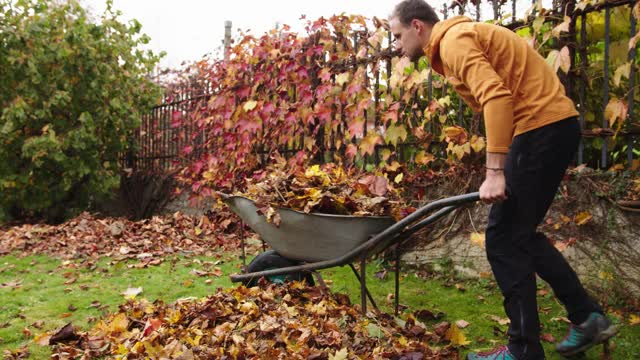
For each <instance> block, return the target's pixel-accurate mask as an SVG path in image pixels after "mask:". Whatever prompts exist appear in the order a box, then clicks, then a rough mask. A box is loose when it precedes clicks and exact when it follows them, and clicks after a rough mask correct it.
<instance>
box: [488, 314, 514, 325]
mask: <svg viewBox="0 0 640 360" xmlns="http://www.w3.org/2000/svg"><path fill="white" fill-rule="evenodd" d="M490 318H491V320H493V321H495V322H497V323H498V324H500V325H503V326H504V325H507V324H509V323H511V320H509V319H503V318H501V317H499V316H496V315H491V316H490Z"/></svg>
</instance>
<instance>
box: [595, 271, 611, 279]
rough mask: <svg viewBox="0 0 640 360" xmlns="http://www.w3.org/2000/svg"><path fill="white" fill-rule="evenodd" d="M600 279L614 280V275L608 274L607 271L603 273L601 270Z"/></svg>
mask: <svg viewBox="0 0 640 360" xmlns="http://www.w3.org/2000/svg"><path fill="white" fill-rule="evenodd" d="M598 277H599V278H600V279H602V280H613V275H611V274H610V273H608V272H606V271H602V270H600V272H598Z"/></svg>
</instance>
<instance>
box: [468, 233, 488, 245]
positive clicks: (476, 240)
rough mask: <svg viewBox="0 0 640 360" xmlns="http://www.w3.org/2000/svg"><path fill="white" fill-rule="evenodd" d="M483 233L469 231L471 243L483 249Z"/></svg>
mask: <svg viewBox="0 0 640 360" xmlns="http://www.w3.org/2000/svg"><path fill="white" fill-rule="evenodd" d="M484 241H485V234H484V233H479V232H473V233H471V243H472V244H473V245H477V246H480V247H481V248H483V249H484Z"/></svg>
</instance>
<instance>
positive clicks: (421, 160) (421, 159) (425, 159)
mask: <svg viewBox="0 0 640 360" xmlns="http://www.w3.org/2000/svg"><path fill="white" fill-rule="evenodd" d="M433 160H435V156H433V154H427V152H426V151H424V150H420V151H418V153H417V154H416V163H418V164H422V165H427V164H428V163H430V162H432V161H433Z"/></svg>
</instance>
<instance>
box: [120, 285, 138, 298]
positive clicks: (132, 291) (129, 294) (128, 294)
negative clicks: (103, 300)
mask: <svg viewBox="0 0 640 360" xmlns="http://www.w3.org/2000/svg"><path fill="white" fill-rule="evenodd" d="M141 292H142V288H141V287H137V288H128V289H127V290H125V291H124V292H123V293H122V295H124V298H125V299H134V298H135V297H136V296H138V294H140V293H141Z"/></svg>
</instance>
